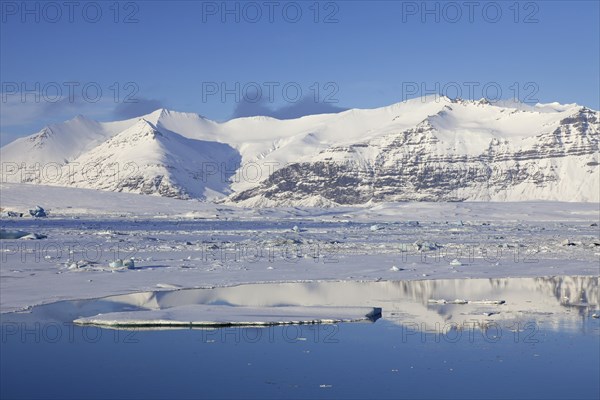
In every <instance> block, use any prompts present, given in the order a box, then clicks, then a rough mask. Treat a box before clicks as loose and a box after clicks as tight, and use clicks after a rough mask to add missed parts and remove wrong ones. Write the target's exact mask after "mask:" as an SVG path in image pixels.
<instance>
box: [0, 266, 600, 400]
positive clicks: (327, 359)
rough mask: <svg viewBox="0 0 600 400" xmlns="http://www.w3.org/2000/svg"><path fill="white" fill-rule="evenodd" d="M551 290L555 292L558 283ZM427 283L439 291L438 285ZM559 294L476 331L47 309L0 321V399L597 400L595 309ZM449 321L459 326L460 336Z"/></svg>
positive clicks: (449, 311)
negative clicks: (112, 318) (145, 325)
mask: <svg viewBox="0 0 600 400" xmlns="http://www.w3.org/2000/svg"><path fill="white" fill-rule="evenodd" d="M569 279H571V280H570V281H569V282H572V278H569ZM554 283H556V282H554ZM559 283H560V285H559V286H561V285H562V287H563V289H565V281H560V282H559ZM588 283H589V282H588ZM436 285H437V286H436V287H441V289H439V290H447V287H446V288H444V283H443V282H441V283H438V284H436ZM440 285H441V286H440ZM494 285H495V283H494ZM515 285H516V286H522V285H523V282H520V283H519V284H518V285H517V284H515ZM508 286H510V284H509V285H508ZM546 286H547V284H546V283H544V284H543V285H541V286H540V287H546ZM587 287H588V291H589V285H588V286H587ZM321 289H323V288H321ZM410 289H411V290H412V289H414V287H411V288H410ZM567 289H568V290H573V288H571V287H568V288H567ZM592 289H594V290H596V289H597V286H596V285H595V284H594V285H593V288H592ZM221 290H223V289H221ZM544 290H545V289H544ZM551 292H553V291H552V290H551ZM434 294H435V293H434ZM562 294H563V293H560V291H559V293H554V292H553V293H552V294H551V295H549V296H548V304H546V306H545V307H540V310H541V311H540V312H539V313H538V314H536V313H534V312H531V311H528V312H527V313H526V314H523V313H521V314H518V315H519V317H518V318H515V317H514V316H513V314H511V318H507V319H506V320H496V321H492V322H489V321H488V322H489V323H488V324H487V325H486V328H482V326H481V325H478V326H477V327H475V325H473V326H469V325H465V324H464V318H457V317H459V316H460V314H461V313H462V314H464V311H461V310H466V309H461V308H451V307H449V306H446V307H445V308H440V307H438V306H437V305H429V304H425V305H423V307H422V308H423V310H425V311H419V310H416V309H415V310H413V311H412V312H413V314H412V315H410V316H408V311H406V310H401V309H396V310H395V311H394V312H389V310H388V313H386V312H385V308H384V316H383V318H381V319H379V320H378V321H376V322H374V323H367V322H365V323H352V324H338V325H299V326H278V327H269V328H222V329H204V330H203V329H193V330H190V329H182V330H110V329H101V328H98V327H94V326H87V327H81V326H75V325H73V324H71V323H69V322H65V321H62V320H61V319H63V318H64V315H62V316H61V315H60V313H58V314H57V313H56V310H57V308H56V306H46V312H37V313H36V312H35V311H34V312H33V313H31V314H3V315H2V339H1V340H2V341H1V344H2V351H1V353H0V354H1V363H0V366H1V381H0V383H1V385H0V387H1V389H0V394H1V397H2V398H3V399H5V398H6V399H9V398H61V399H64V398H74V399H82V398H108V397H117V398H200V397H208V398H219V397H221V398H265V397H267V398H308V397H310V398H313V397H319V398H331V397H334V398H335V397H337V398H432V397H441V398H477V399H482V398H545V399H547V398H565V399H575V398H590V399H597V398H599V397H600V383H599V380H600V378H599V377H600V320H599V319H595V318H592V317H591V313H590V312H589V311H590V310H591V309H595V307H596V306H595V305H594V306H592V307H591V308H590V307H587V306H585V307H583V306H582V305H581V304H580V305H579V307H577V306H575V307H574V306H573V305H572V304H570V305H567V304H564V305H562V306H561V307H562V308H560V309H558V311H556V310H555V311H552V312H549V311H547V310H549V309H552V307H553V303H552V302H553V301H557V299H559V298H562V299H563V300H564V296H562ZM357 295H358V294H357ZM421 295H422V293H420V294H419V295H415V296H416V297H418V298H420V297H421ZM538 295H540V296H541V294H540V293H538ZM580 295H581V293H580V294H578V295H577V296H576V297H580ZM586 296H587V297H588V298H591V297H593V296H596V294H595V293H592V294H591V295H590V293H586ZM514 297H515V299H516V297H517V296H516V295H514ZM595 299H596V297H594V301H596V300H595ZM382 301H383V300H382ZM506 301H507V303H510V302H511V298H510V296H509V297H507V298H506ZM515 301H516V300H515ZM66 303H69V302H66ZM71 303H72V302H71ZM416 303H419V301H416ZM416 303H415V304H416ZM421 304H422V303H421ZM586 304H587V303H586ZM457 307H458V306H457ZM42 308H43V307H42ZM61 308H62V309H65V305H64V304H63V306H62V307H61ZM388 309H389V307H388ZM500 310H503V309H501V308H500ZM560 310H562V311H560ZM428 313H431V314H432V315H434V316H442V317H443V320H445V321H447V323H443V324H440V323H439V322H438V321H437V320H434V319H431V316H430V315H429V314H428ZM561 313H562V314H564V315H562V314H561ZM401 314H402V315H405V316H406V318H405V319H402V318H401ZM473 316H474V317H476V316H477V315H476V314H473ZM425 317H427V318H425ZM462 317H464V315H463V316H462ZM443 320H442V321H443ZM453 321H461V323H460V326H461V327H462V329H456V328H457V327H458V326H459V325H458V324H455V323H454V322H453Z"/></svg>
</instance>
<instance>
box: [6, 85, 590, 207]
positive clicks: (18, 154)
mask: <svg viewBox="0 0 600 400" xmlns="http://www.w3.org/2000/svg"><path fill="white" fill-rule="evenodd" d="M599 138H600V119H599V114H598V111H594V110H591V109H589V108H587V107H584V106H580V105H577V104H567V105H562V104H558V103H549V104H537V105H534V106H530V105H525V104H521V103H514V102H504V103H494V104H491V103H489V102H488V101H486V100H479V101H477V100H475V101H474V100H460V99H449V98H446V97H439V96H430V97H426V98H417V99H412V100H407V101H404V102H401V103H397V104H393V105H391V106H387V107H382V108H376V109H351V110H347V111H343V112H340V113H336V114H320V115H311V116H305V117H302V118H297V119H290V120H278V119H274V118H270V117H248V118H238V119H233V120H230V121H227V122H222V123H219V122H215V121H211V120H209V119H206V118H204V117H202V116H200V115H198V114H193V113H181V112H175V111H169V110H165V109H160V110H156V111H154V112H152V113H150V114H148V115H145V116H142V117H138V118H133V119H129V120H125V121H116V122H98V121H94V120H91V119H88V118H85V117H83V116H77V117H75V118H73V119H71V120H69V121H66V122H63V123H59V124H53V125H49V126H46V127H44V128H43V129H42V130H41V131H40V132H38V133H35V134H33V135H31V136H27V137H23V138H20V139H17V140H15V141H14V142H12V143H9V144H7V145H6V146H4V147H2V148H1V149H0V156H1V159H2V182H24V183H32V184H45V185H55V186H70V187H80V188H90V189H99V190H109V191H118V192H132V193H141V194H147V195H159V196H166V197H174V198H181V199H200V200H209V201H218V202H225V203H232V204H233V203H235V204H238V205H241V206H249V207H260V206H336V205H363V204H374V203H382V202H397V201H527V200H558V201H583V202H598V201H600V166H599Z"/></svg>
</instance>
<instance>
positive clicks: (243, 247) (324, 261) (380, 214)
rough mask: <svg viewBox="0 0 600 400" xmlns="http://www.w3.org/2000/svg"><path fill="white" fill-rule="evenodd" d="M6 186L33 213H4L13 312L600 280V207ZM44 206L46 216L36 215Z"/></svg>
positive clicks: (10, 206)
mask: <svg viewBox="0 0 600 400" xmlns="http://www.w3.org/2000/svg"><path fill="white" fill-rule="evenodd" d="M0 188H1V189H2V190H1V200H2V208H4V209H5V211H7V212H8V211H11V212H13V213H15V214H13V215H19V214H21V213H23V214H24V216H23V217H1V219H0V228H1V229H3V232H19V234H16V235H15V234H12V233H11V234H8V233H7V234H6V236H4V235H3V239H2V240H1V241H0V246H1V250H2V254H1V255H2V262H1V263H0V274H1V278H2V279H0V293H1V295H2V297H1V300H2V301H1V302H0V308H1V311H2V312H3V313H4V312H10V311H18V310H26V309H29V308H30V307H32V306H35V305H39V304H46V303H51V302H56V301H61V300H76V299H90V298H99V297H104V296H109V295H119V294H129V293H135V292H148V291H155V290H173V289H181V288H211V287H223V286H232V285H239V284H245V283H256V282H302V281H331V280H333V281H397V280H402V281H410V280H423V279H428V280H429V279H442V278H445V279H465V280H467V281H468V279H474V278H482V279H489V278H502V277H543V276H556V275H571V276H575V275H578V276H598V275H599V274H600V271H599V268H600V267H599V260H600V238H599V233H600V231H599V227H598V222H599V221H598V219H599V214H598V204H595V203H564V202H520V203H484V202H473V203H469V202H463V203H386V204H379V205H373V206H370V207H335V208H329V209H321V208H297V207H294V208H270V209H265V208H260V209H243V208H239V207H233V206H228V207H225V206H221V205H215V204H210V203H201V202H198V201H189V200H187V201H186V200H178V199H171V198H162V197H154V196H144V195H137V194H125V193H111V192H102V191H95V190H89V189H73V188H60V187H50V186H38V185H27V184H1V187H0ZM36 205H41V206H42V207H43V208H44V210H45V213H46V215H47V216H46V217H43V218H38V217H34V216H31V215H29V214H28V213H27V210H29V209H32V208H35V206H36ZM22 233H27V234H28V235H25V236H24V237H21V234H22ZM29 234H31V235H29ZM4 237H6V238H4ZM34 238H35V239H34ZM28 239H29V240H28ZM32 239H33V240H32ZM431 299H432V300H447V301H453V300H456V299H465V297H464V296H463V295H461V294H460V293H457V294H456V296H455V297H452V298H449V297H432V298H431ZM487 299H488V300H504V299H494V298H491V299H490V298H487ZM427 300H429V299H427ZM466 300H473V301H475V300H486V298H466ZM184 304H185V303H184ZM281 304H287V303H285V302H284V303H281ZM326 304H327V303H316V304H313V305H316V306H319V305H326ZM299 305H302V304H299ZM247 306H249V305H247ZM254 306H256V307H262V306H264V305H263V304H255V305H254ZM345 306H358V307H383V305H382V304H379V303H378V302H367V303H360V304H352V305H349V304H346V305H345ZM113 311H114V310H113ZM121 311H123V310H121ZM384 312H385V308H384ZM96 314H98V313H95V314H92V315H87V316H88V317H89V316H93V315H96ZM77 317H79V316H78V315H75V316H73V319H75V318H77ZM319 317H322V315H319ZM73 319H71V320H73Z"/></svg>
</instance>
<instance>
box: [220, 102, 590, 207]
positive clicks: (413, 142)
mask: <svg viewBox="0 0 600 400" xmlns="http://www.w3.org/2000/svg"><path fill="white" fill-rule="evenodd" d="M444 112H445V110H444V111H442V112H441V113H444ZM438 116H439V114H438ZM598 123H599V121H598V113H597V112H595V111H592V110H590V109H587V108H581V109H579V110H578V111H577V112H575V113H574V114H573V115H571V116H569V117H567V118H564V119H562V120H560V123H559V124H558V126H557V127H556V128H555V129H553V130H551V131H549V132H547V133H540V134H537V135H534V136H532V137H527V138H525V139H522V138H517V139H516V140H511V139H510V138H492V139H490V140H489V143H488V145H487V147H486V148H484V149H482V150H481V151H478V152H472V151H471V152H462V151H460V150H459V151H457V148H456V146H455V144H456V142H451V141H448V140H447V139H446V140H444V138H443V136H444V135H443V134H441V132H440V129H438V128H436V126H435V117H433V118H428V119H426V120H424V121H423V122H422V123H420V124H419V125H418V126H417V127H415V128H412V129H407V130H404V131H402V132H398V133H393V134H389V135H386V136H384V137H381V138H376V139H374V140H369V141H366V142H362V143H356V144H353V145H350V146H334V147H331V148H329V149H327V150H325V151H323V152H321V153H320V154H318V155H317V156H315V157H314V158H313V159H312V160H309V161H305V162H299V163H293V164H291V165H288V166H286V167H285V168H282V169H280V170H278V171H276V172H275V173H273V174H272V175H271V176H270V177H269V178H268V179H267V180H266V181H264V182H263V183H262V184H261V185H259V186H257V187H255V188H251V189H249V190H246V191H243V192H241V193H236V194H234V195H232V196H231V200H232V201H233V202H241V203H242V204H247V205H275V204H277V205H293V204H296V203H299V202H303V201H305V200H307V199H312V200H313V201H315V204H316V205H324V204H344V205H357V204H365V203H368V202H387V201H392V202H393V201H465V200H530V199H532V198H540V197H543V198H545V199H548V200H554V199H556V200H559V199H560V200H565V201H569V200H581V199H582V198H585V200H588V201H598V200H599V199H598V198H599V196H600V194H599V193H598V180H599V179H600V174H599V166H598V149H599V147H598V142H599V129H598ZM446 136H447V135H446ZM594 187H595V188H596V189H595V190H593V189H592V188H594Z"/></svg>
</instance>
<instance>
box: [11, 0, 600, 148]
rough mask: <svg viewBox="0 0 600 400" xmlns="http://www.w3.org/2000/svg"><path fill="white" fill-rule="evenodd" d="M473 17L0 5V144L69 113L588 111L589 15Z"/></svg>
mask: <svg viewBox="0 0 600 400" xmlns="http://www.w3.org/2000/svg"><path fill="white" fill-rule="evenodd" d="M474 3H475V4H474V5H473V6H472V7H473V8H472V9H469V5H468V4H469V3H468V2H464V1H457V2H435V1H434V2H426V3H423V2H421V1H419V2H406V1H405V2H401V1H398V2H392V1H389V2H360V1H338V2H327V1H324V2H319V3H315V2H314V1H307V2H286V1H280V2H271V3H266V2H265V1H258V2H250V3H248V2H227V3H226V6H225V7H227V8H226V9H224V8H223V4H225V3H223V2H221V1H218V2H200V1H197V2H195V1H181V2H177V1H175V2H173V1H171V2H161V1H135V2H120V3H118V4H117V5H118V6H117V7H115V3H114V2H112V1H108V2H103V1H100V2H86V1H81V2H79V5H78V6H77V7H76V8H74V9H72V10H69V9H68V8H67V6H64V5H63V2H62V1H61V2H56V3H53V4H52V5H47V4H46V3H45V2H29V3H27V6H26V7H27V9H24V8H23V6H22V3H21V2H20V1H19V2H13V1H4V0H3V1H2V2H1V4H2V20H1V27H0V30H1V35H0V76H1V81H2V89H1V92H2V101H1V103H0V106H1V107H2V110H1V113H0V116H1V117H2V119H1V124H0V133H1V139H2V143H6V142H7V141H10V140H12V139H14V138H15V137H17V136H20V135H24V134H30V133H33V132H35V131H37V130H39V129H40V128H41V127H42V126H44V125H46V124H48V123H52V122H58V121H62V120H65V119H69V118H71V117H73V116H75V115H77V114H84V115H88V116H90V117H92V118H96V119H99V120H113V119H122V118H127V117H133V116H136V115H141V114H144V113H146V112H149V111H151V110H152V109H155V108H159V107H167V108H170V109H174V110H177V111H189V112H196V113H199V114H201V115H204V116H206V117H208V118H211V119H215V120H227V119H229V118H232V117H235V116H247V115H257V114H268V115H273V116H276V117H279V118H291V117H295V116H299V115H305V114H310V113H317V112H331V111H337V110H341V109H345V108H353V107H360V108H371V107H378V106H384V105H389V104H392V103H395V102H398V101H402V100H404V99H406V98H409V97H415V96H419V95H423V94H426V93H427V92H430V91H431V92H436V91H437V92H442V94H447V95H448V96H449V97H456V96H457V95H459V94H460V97H463V98H470V97H475V98H481V97H488V98H491V99H492V100H493V99H495V98H497V97H501V98H518V99H519V100H521V101H526V102H535V101H536V100H539V101H540V102H552V101H558V102H561V103H573V102H576V103H579V104H583V105H586V106H589V107H592V108H594V109H599V108H600V98H599V96H600V94H599V93H600V81H599V79H600V78H599V75H600V74H599V71H600V50H599V49H600V27H599V26H600V9H599V2H598V1H581V2H578V1H537V2H527V1H525V2H518V3H516V4H515V2H514V1H498V2H490V1H476V2H474ZM57 4H58V7H57V6H56V5H57ZM269 4H271V5H269ZM423 4H425V6H423ZM270 7H272V8H270ZM424 7H425V8H424ZM84 8H85V10H84ZM98 10H99V11H100V12H101V15H99V16H96V15H97V11H98ZM257 10H260V13H261V14H260V15H258V14H257ZM298 10H300V11H301V16H298V14H297V12H298ZM317 10H318V13H317ZM70 11H72V12H71V13H70ZM498 11H500V13H501V14H500V15H499V14H498ZM459 13H460V14H459ZM69 14H71V15H69ZM36 19H37V20H36ZM236 19H237V21H236ZM94 21H96V22H94ZM115 21H117V22H115ZM294 21H295V22H294ZM126 22H128V23H126ZM23 85H24V86H23ZM23 87H24V88H25V89H26V90H29V92H27V93H26V94H25V95H24V96H23V93H20V92H21V90H22V89H23ZM84 87H85V88H86V90H85V91H84V90H83V88H84ZM70 88H71V90H70ZM98 88H99V89H100V90H101V92H102V93H101V94H98V92H97V90H98ZM257 88H258V89H259V91H257ZM223 89H224V90H225V92H223ZM484 89H485V90H484ZM38 90H39V92H38V93H37V94H38V96H37V97H36V94H35V93H34V92H37V91H38ZM59 90H60V92H59ZM459 91H460V93H459ZM500 92H501V95H500ZM224 93H225V94H224ZM300 93H301V95H300ZM70 94H72V96H70ZM61 95H62V96H61ZM260 95H262V97H260ZM126 99H127V100H128V102H125V100H126ZM130 101H134V102H130Z"/></svg>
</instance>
